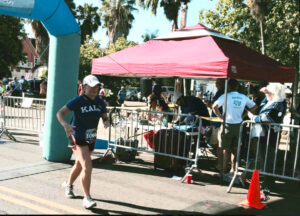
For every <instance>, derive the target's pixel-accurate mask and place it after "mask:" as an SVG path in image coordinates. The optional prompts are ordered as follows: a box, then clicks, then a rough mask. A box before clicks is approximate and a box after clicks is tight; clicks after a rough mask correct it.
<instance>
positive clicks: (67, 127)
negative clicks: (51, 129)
mask: <svg viewBox="0 0 300 216" xmlns="http://www.w3.org/2000/svg"><path fill="white" fill-rule="evenodd" d="M69 112H71V110H69V108H68V107H66V106H63V107H62V108H61V109H60V110H59V111H58V112H57V113H56V117H57V120H58V121H59V123H60V124H61V125H62V126H63V127H64V129H65V132H66V135H67V137H69V136H70V135H71V134H72V133H74V130H73V126H72V125H70V124H68V123H67V122H66V120H65V115H66V114H68V113H69Z"/></svg>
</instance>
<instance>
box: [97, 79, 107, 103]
mask: <svg viewBox="0 0 300 216" xmlns="http://www.w3.org/2000/svg"><path fill="white" fill-rule="evenodd" d="M99 95H100V98H102V99H103V100H104V101H105V100H106V97H105V89H104V83H100V91H99Z"/></svg>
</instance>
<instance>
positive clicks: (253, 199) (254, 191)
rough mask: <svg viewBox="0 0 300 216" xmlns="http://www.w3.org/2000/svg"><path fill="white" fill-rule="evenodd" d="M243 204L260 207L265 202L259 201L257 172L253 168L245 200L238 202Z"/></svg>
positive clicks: (263, 205)
mask: <svg viewBox="0 0 300 216" xmlns="http://www.w3.org/2000/svg"><path fill="white" fill-rule="evenodd" d="M240 205H243V206H249V207H253V208H257V209H262V208H263V207H265V206H266V204H264V203H261V201H260V185H259V172H258V170H254V172H253V175H252V178H251V183H250V187H249V190H248V195H247V200H244V201H242V202H241V203H240Z"/></svg>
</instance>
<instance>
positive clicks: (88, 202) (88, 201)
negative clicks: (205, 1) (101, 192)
mask: <svg viewBox="0 0 300 216" xmlns="http://www.w3.org/2000/svg"><path fill="white" fill-rule="evenodd" d="M96 205H97V203H96V202H95V201H94V200H93V199H92V198H91V196H88V197H84V198H83V207H84V208H86V209H90V208H93V207H95V206H96Z"/></svg>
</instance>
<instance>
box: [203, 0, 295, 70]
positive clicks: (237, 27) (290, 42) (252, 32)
mask: <svg viewBox="0 0 300 216" xmlns="http://www.w3.org/2000/svg"><path fill="white" fill-rule="evenodd" d="M268 4H270V5H272V7H270V10H269V12H268V13H267V14H265V28H264V34H265V38H266V40H265V46H266V55H267V56H269V57H271V58H273V59H276V60H278V61H280V62H281V63H283V64H285V65H289V66H292V67H296V68H298V67H299V60H298V56H299V53H298V47H299V10H298V9H299V1H297V0H291V1H276V0H269V3H268ZM199 22H201V23H206V24H208V25H210V26H211V27H212V28H213V29H216V30H217V31H219V32H221V33H222V34H226V35H228V36H230V37H232V38H235V39H237V40H239V41H240V42H242V43H244V44H245V45H246V46H248V47H250V48H252V49H254V50H257V51H260V47H261V46H260V43H259V41H260V33H259V32H260V31H259V27H258V25H257V24H256V21H255V20H254V19H253V17H252V16H251V12H250V8H249V7H248V5H247V4H246V3H245V2H244V1H243V0H219V1H218V2H217V4H216V6H215V9H214V10H208V11H206V12H205V11H203V10H201V11H200V13H199Z"/></svg>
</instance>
